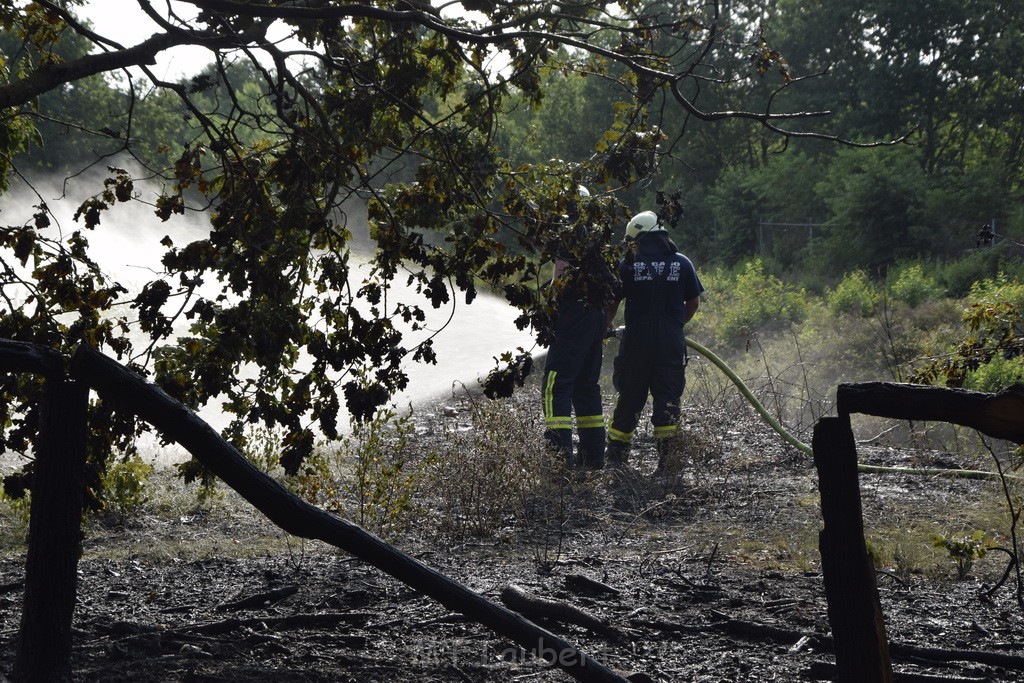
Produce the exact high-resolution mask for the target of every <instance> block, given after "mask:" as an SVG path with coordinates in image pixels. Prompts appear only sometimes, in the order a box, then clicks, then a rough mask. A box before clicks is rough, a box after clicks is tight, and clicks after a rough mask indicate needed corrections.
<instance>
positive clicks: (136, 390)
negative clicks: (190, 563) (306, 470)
mask: <svg viewBox="0 0 1024 683" xmlns="http://www.w3.org/2000/svg"><path fill="white" fill-rule="evenodd" d="M71 375H72V376H73V377H75V378H76V379H79V380H81V381H83V382H85V383H87V384H89V386H91V387H92V388H93V389H95V390H96V392H97V393H99V395H100V396H101V397H102V398H103V399H104V400H110V401H112V402H114V403H117V404H120V405H123V406H125V409H126V410H130V411H131V412H132V413H134V414H136V415H138V416H139V417H141V418H142V419H144V420H146V421H147V422H149V423H150V424H152V425H153V426H154V427H156V428H157V429H158V430H160V432H161V433H162V434H163V435H164V436H165V437H167V438H169V439H171V440H173V441H175V442H177V443H179V444H181V445H182V446H183V447H185V449H186V450H188V451H189V452H190V453H191V454H192V455H194V456H195V457H196V458H197V459H198V460H199V461H200V462H202V463H203V464H204V465H205V466H206V467H208V468H209V469H210V470H211V471H212V472H213V473H214V474H216V475H217V476H218V477H219V478H220V479H221V480H222V481H224V482H225V483H226V484H227V485H228V486H230V487H231V488H233V489H234V490H235V491H237V492H238V493H239V494H241V496H242V497H243V498H245V499H246V500H247V501H249V502H250V503H252V504H253V505H254V506H255V507H256V508H257V509H259V510H260V512H262V513H263V514H264V515H266V516H267V517H268V518H269V519H270V520H271V521H273V522H274V523H275V524H277V525H278V526H279V527H281V528H282V529H284V530H285V531H287V532H288V533H291V534H294V535H296V536H300V537H302V538H315V539H318V540H322V541H324V542H326V543H330V544H331V545H334V546H336V547H339V548H342V549H343V550H346V551H348V552H350V553H352V554H353V555H356V556H357V557H359V558H361V559H362V560H364V561H366V562H368V563H370V564H372V565H373V566H375V567H377V568H378V569H380V570H382V571H384V572H386V573H388V574H390V575H391V576H393V577H395V578H396V579H398V580H400V581H402V582H404V583H405V584H407V585H409V586H411V587H412V588H414V589H416V590H418V591H420V592H421V593H423V594H425V595H428V596H430V597H432V598H434V599H435V600H437V601H438V602H440V603H441V604H443V605H445V606H446V607H448V608H450V609H452V610H455V611H457V612H459V613H461V614H464V615H466V616H467V617H469V618H470V619H473V620H474V621H477V622H479V623H480V624H483V625H484V626H487V627H488V628H490V629H492V630H493V631H495V632H496V633H499V634H501V635H504V636H506V637H508V638H511V639H512V640H513V641H515V642H516V643H518V644H519V645H521V646H523V647H524V648H525V649H527V650H529V651H531V652H534V653H536V654H537V655H538V656H540V657H543V658H544V659H546V660H548V661H549V662H551V663H552V664H554V665H555V666H557V667H559V668H561V669H563V670H564V671H566V672H568V673H569V674H571V675H572V676H573V677H575V678H576V679H578V680H581V681H594V682H604V681H615V682H616V683H624V682H625V680H626V679H625V678H624V677H622V676H621V675H619V674H618V673H616V672H614V671H612V670H610V669H608V668H607V667H605V666H604V665H603V664H601V663H599V662H598V661H597V660H595V659H593V658H592V657H590V656H588V655H587V654H585V653H583V652H582V651H580V650H579V649H578V648H576V646H574V645H572V644H571V643H569V642H568V641H566V640H564V639H562V638H560V637H558V636H556V635H554V634H552V633H550V632H549V631H547V630H545V629H542V628H541V627H539V626H537V625H536V624H534V623H533V622H530V621H528V620H526V619H524V618H523V617H521V616H519V615H518V614H516V613H514V612H512V611H511V610H509V609H506V608H504V607H502V606H500V605H497V604H495V603H493V602H491V601H489V600H487V599H486V598H484V597H483V596H481V595H480V594H478V593H476V592H474V591H472V590H470V589H469V588H467V587H466V586H463V585H462V584H460V583H458V582H456V581H454V580H452V579H450V578H448V577H447V576H445V575H443V574H441V573H440V572H438V571H436V570H434V569H431V568H430V567H428V566H427V565H425V564H423V563H422V562H420V561H419V560H417V559H415V558H413V557H411V556H409V555H407V554H405V553H403V552H401V551H400V550H398V549H397V548H395V547H394V546H392V545H390V544H388V543H386V542H385V541H383V540H381V539H380V538H378V537H376V536H374V535H373V534H371V533H369V532H368V531H366V530H364V529H362V528H360V527H359V526H357V525H355V524H352V523H351V522H348V521H346V520H344V519H341V518H339V517H336V516H334V515H331V514H330V513H328V512H326V511H324V510H321V509H319V508H316V507H314V506H312V505H309V504H308V503H306V502H305V501H304V500H302V499H301V498H299V497H298V496H296V495H294V494H292V493H291V492H290V491H288V490H287V489H285V488H284V487H283V486H281V485H280V484H279V483H278V482H277V481H275V480H274V479H273V478H271V477H270V476H268V475H266V474H265V473H263V472H261V471H260V470H258V469H257V468H256V467H254V466H253V465H252V464H251V463H250V462H249V461H248V460H246V459H245V457H244V456H243V455H242V454H241V453H239V452H238V451H237V450H236V449H235V448H234V447H233V446H231V444H229V443H227V442H226V441H224V439H222V438H221V436H220V435H219V434H218V433H217V432H216V431H215V430H214V429H213V428H212V427H210V426H209V425H208V424H206V423H205V422H204V421H203V420H201V419H200V418H199V417H197V416H196V415H195V413H193V412H192V411H191V410H189V409H188V408H187V407H186V406H185V405H183V404H182V403H180V402H179V401H176V400H174V399H173V398H171V397H170V396H168V395H167V394H166V393H165V392H164V391H163V390H162V389H160V388H159V387H158V386H156V385H154V384H152V383H149V382H146V381H145V380H144V379H143V378H142V377H140V376H138V375H136V374H134V373H131V372H129V371H128V370H126V369H125V368H124V367H122V366H121V365H120V364H118V363H117V362H116V361H114V360H112V359H110V358H107V357H105V356H103V355H102V354H100V353H99V352H97V351H94V350H92V349H89V348H87V347H85V346H81V347H79V349H78V352H77V353H76V354H75V357H74V359H73V360H72V366H71Z"/></svg>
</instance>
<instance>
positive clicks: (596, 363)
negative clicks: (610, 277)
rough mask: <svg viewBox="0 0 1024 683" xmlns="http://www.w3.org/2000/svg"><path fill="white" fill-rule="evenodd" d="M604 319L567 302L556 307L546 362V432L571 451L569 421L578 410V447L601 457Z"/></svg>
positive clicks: (605, 321)
mask: <svg viewBox="0 0 1024 683" xmlns="http://www.w3.org/2000/svg"><path fill="white" fill-rule="evenodd" d="M606 326H607V318H606V316H605V313H604V312H603V311H596V310H589V309H587V308H585V307H584V306H583V305H582V304H581V303H579V302H576V301H567V302H565V304H564V305H560V306H559V313H558V319H557V321H556V324H555V341H554V343H552V344H551V348H550V349H549V350H548V357H547V361H546V362H545V364H544V385H543V389H544V423H545V428H546V430H547V431H546V432H545V436H547V438H548V439H549V440H550V441H551V442H552V443H554V444H556V445H557V446H558V447H559V448H562V449H565V450H566V451H571V449H572V422H571V418H570V416H571V415H572V414H573V413H575V414H576V429H577V431H578V432H579V438H580V451H582V453H583V455H584V457H599V456H600V454H602V453H603V451H604V417H603V414H602V405H601V386H600V383H599V381H600V377H601V352H602V350H603V344H604V330H605V328H606Z"/></svg>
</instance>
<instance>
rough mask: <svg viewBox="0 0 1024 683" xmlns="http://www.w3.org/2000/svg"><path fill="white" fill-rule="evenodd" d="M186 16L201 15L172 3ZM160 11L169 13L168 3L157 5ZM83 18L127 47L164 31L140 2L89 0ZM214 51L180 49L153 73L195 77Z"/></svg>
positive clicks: (80, 12)
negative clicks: (143, 8) (142, 7)
mask: <svg viewBox="0 0 1024 683" xmlns="http://www.w3.org/2000/svg"><path fill="white" fill-rule="evenodd" d="M171 5H172V6H173V7H174V8H175V11H176V12H177V13H178V14H179V16H182V17H194V16H195V15H196V14H197V13H198V12H197V11H196V9H195V8H194V7H192V6H191V5H187V4H185V3H181V2H171ZM153 6H154V7H155V8H156V9H157V11H166V3H165V2H162V1H159V2H154V3H153ZM76 11H77V13H78V15H79V16H81V17H84V18H86V19H88V20H89V21H91V22H92V24H93V27H94V29H95V30H96V32H97V33H99V34H101V35H103V36H106V37H108V38H111V39H112V40H116V41H117V42H119V43H121V44H122V45H124V46H125V47H131V46H133V45H137V44H139V43H141V42H142V41H143V40H145V39H146V38H149V37H150V36H151V35H153V34H154V33H157V32H159V31H160V28H159V27H158V26H157V25H156V24H155V23H153V20H152V19H150V18H149V17H148V16H146V14H145V13H144V12H143V11H142V10H140V9H139V4H138V3H137V2H136V0H88V2H86V3H85V4H84V5H83V6H82V7H79V8H77V10H76ZM211 61H213V60H212V58H211V56H210V52H209V51H208V50H204V49H202V48H197V47H177V48H174V49H171V50H167V51H166V52H164V53H161V56H160V58H159V61H158V63H157V65H156V67H154V68H153V72H154V73H155V74H156V75H157V76H158V77H160V78H166V79H169V80H177V79H179V78H181V77H183V76H191V75H193V74H195V73H197V72H199V71H200V70H202V68H203V67H205V66H206V65H207V64H209V63H210V62H211Z"/></svg>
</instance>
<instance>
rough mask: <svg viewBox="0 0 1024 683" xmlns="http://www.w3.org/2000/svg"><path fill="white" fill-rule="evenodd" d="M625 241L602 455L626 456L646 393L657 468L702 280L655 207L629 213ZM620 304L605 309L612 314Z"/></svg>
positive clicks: (680, 385)
mask: <svg viewBox="0 0 1024 683" xmlns="http://www.w3.org/2000/svg"><path fill="white" fill-rule="evenodd" d="M626 239H627V240H630V241H631V242H632V244H631V248H630V252H629V253H628V254H627V256H626V257H625V258H624V259H623V261H622V263H621V264H620V276H621V294H622V298H623V299H625V312H624V315H625V322H626V326H625V331H624V332H623V335H622V342H621V344H620V346H619V353H618V356H617V357H616V359H615V368H614V373H615V374H614V378H613V380H614V382H613V383H614V384H615V388H616V390H617V391H618V399H617V401H616V404H615V410H614V413H613V415H612V424H611V427H610V428H609V429H608V448H607V450H606V453H605V459H606V460H607V461H608V465H609V466H612V467H614V466H623V465H625V464H626V463H627V462H628V460H629V451H630V445H631V444H632V441H633V431H634V430H635V429H636V425H637V422H638V421H639V419H640V412H641V411H642V410H643V408H644V405H645V404H646V403H647V398H648V396H651V398H652V400H653V406H652V408H653V413H652V415H651V422H652V423H653V425H654V438H655V443H656V444H657V445H658V456H659V462H658V466H659V470H663V469H664V467H665V464H666V463H665V444H666V443H667V441H666V439H668V438H669V437H671V436H673V435H674V434H675V433H676V430H677V429H678V422H679V403H680V399H681V398H682V395H683V389H684V387H685V386H686V374H685V373H686V369H685V368H686V337H685V336H684V333H683V325H685V324H686V323H687V322H688V321H689V320H690V318H692V317H693V315H694V313H696V312H697V308H698V307H699V306H700V294H701V292H703V291H704V286H703V285H702V284H701V282H700V278H698V277H697V272H696V271H695V270H694V267H693V264H692V263H691V262H690V259H688V258H687V257H686V256H684V255H682V254H680V253H679V251H678V249H677V248H676V245H675V244H674V243H673V242H672V240H670V239H669V237H668V233H667V232H666V231H665V228H664V226H663V225H662V224H661V222H660V221H659V220H658V216H657V214H655V213H654V212H653V211H644V212H642V213H639V214H637V215H636V216H634V217H633V219H632V220H631V221H630V222H629V223H628V224H627V225H626ZM618 303H619V302H618V301H617V302H615V304H614V305H613V307H612V308H611V310H610V313H611V315H612V316H614V313H615V310H616V309H617V308H618Z"/></svg>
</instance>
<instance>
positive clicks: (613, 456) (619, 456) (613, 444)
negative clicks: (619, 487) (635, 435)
mask: <svg viewBox="0 0 1024 683" xmlns="http://www.w3.org/2000/svg"><path fill="white" fill-rule="evenodd" d="M604 462H605V467H608V468H612V469H621V468H623V467H626V465H628V464H629V444H628V443H625V442H624V441H609V442H608V447H607V448H605V451H604Z"/></svg>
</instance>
